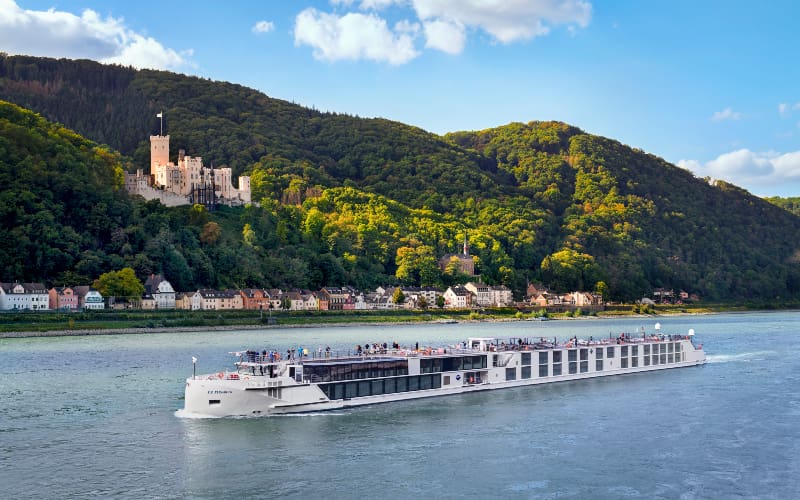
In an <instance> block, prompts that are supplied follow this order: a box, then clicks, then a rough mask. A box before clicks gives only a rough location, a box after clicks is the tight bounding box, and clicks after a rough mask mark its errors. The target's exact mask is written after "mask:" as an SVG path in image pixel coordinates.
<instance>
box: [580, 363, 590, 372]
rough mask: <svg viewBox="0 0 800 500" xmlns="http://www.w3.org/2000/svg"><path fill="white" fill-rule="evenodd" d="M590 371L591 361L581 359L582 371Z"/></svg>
mask: <svg viewBox="0 0 800 500" xmlns="http://www.w3.org/2000/svg"><path fill="white" fill-rule="evenodd" d="M588 371H589V362H588V361H581V373H586V372H588Z"/></svg>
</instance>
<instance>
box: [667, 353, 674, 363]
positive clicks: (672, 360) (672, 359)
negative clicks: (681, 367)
mask: <svg viewBox="0 0 800 500" xmlns="http://www.w3.org/2000/svg"><path fill="white" fill-rule="evenodd" d="M674 362H675V355H674V354H667V363H674Z"/></svg>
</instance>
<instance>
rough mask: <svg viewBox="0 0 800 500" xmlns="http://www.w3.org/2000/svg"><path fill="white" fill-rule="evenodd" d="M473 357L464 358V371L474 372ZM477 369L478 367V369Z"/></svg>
mask: <svg viewBox="0 0 800 500" xmlns="http://www.w3.org/2000/svg"><path fill="white" fill-rule="evenodd" d="M472 368H473V366H472V356H467V357H465V358H462V360H461V369H462V370H472ZM476 368H477V367H476Z"/></svg>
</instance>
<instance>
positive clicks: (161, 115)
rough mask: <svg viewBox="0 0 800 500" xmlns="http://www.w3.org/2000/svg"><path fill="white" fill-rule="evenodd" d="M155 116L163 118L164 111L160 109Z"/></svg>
mask: <svg viewBox="0 0 800 500" xmlns="http://www.w3.org/2000/svg"><path fill="white" fill-rule="evenodd" d="M156 118H164V112H163V111H162V112H161V113H158V114H157V115H156Z"/></svg>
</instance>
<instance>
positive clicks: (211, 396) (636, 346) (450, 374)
mask: <svg viewBox="0 0 800 500" xmlns="http://www.w3.org/2000/svg"><path fill="white" fill-rule="evenodd" d="M489 340H490V339H477V341H476V339H470V342H471V343H474V345H473V346H472V347H470V348H469V349H449V350H448V349H438V350H433V351H431V350H429V351H422V352H401V351H392V352H386V353H384V354H375V355H366V356H361V357H347V358H325V359H308V358H304V359H303V360H301V361H297V362H287V361H274V360H273V361H269V360H268V359H265V358H262V357H261V356H259V357H258V358H257V359H254V360H251V361H248V360H245V359H244V357H243V358H242V360H241V361H240V362H238V363H236V366H237V371H236V372H231V373H222V372H220V373H217V374H210V375H201V376H197V377H192V378H189V379H187V380H186V390H185V408H184V412H185V413H186V414H193V415H198V416H211V417H227V416H260V415H280V414H290V413H303V412H316V411H326V410H337V409H342V408H348V407H353V406H361V405H369V404H376V403H387V402H392V401H402V400H407V399H419V398H425V397H432V396H445V395H451V394H463V393H468V392H474V391H485V390H494V389H504V388H509V387H520V386H527V385H538V384H548V383H553V382H564V381H570V380H582V379H587V378H597V377H608V376H614V375H623V374H634V373H641V372H650V371H658V370H668V369H672V368H682V367H688V366H696V365H701V364H704V363H705V361H706V357H705V353H704V351H703V350H702V348H697V347H695V346H694V345H693V344H692V342H691V340H689V339H688V338H680V339H678V338H675V339H674V340H663V341H662V340H659V341H656V340H644V339H642V340H637V341H627V342H622V343H596V344H584V345H577V346H570V345H564V346H553V347H548V348H536V347H533V346H516V345H514V346H511V345H509V346H507V348H508V350H502V351H495V350H493V348H494V347H495V346H494V345H492V344H490V343H488V342H487V341H489ZM491 340H493V339H491ZM511 347H513V348H514V350H511V349H510V348H511ZM662 349H663V352H662ZM454 367H457V368H458V369H452V368H454Z"/></svg>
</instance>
